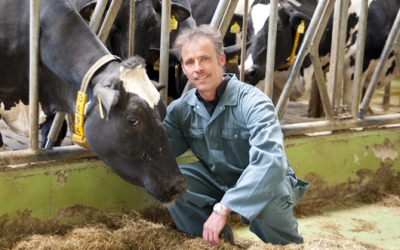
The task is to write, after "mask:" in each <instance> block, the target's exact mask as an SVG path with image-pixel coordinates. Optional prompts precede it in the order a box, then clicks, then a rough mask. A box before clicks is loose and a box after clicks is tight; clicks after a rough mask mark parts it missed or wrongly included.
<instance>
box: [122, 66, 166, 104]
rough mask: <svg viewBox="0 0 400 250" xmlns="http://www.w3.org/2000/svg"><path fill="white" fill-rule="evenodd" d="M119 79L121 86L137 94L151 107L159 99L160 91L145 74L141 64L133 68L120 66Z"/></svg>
mask: <svg viewBox="0 0 400 250" xmlns="http://www.w3.org/2000/svg"><path fill="white" fill-rule="evenodd" d="M120 71H121V81H122V82H123V87H124V88H125V90H126V91H127V92H129V93H133V94H137V95H138V96H140V97H141V98H143V100H145V101H146V102H147V103H148V104H149V106H150V107H151V108H154V106H155V105H157V103H158V102H159V101H160V98H161V96H160V93H159V92H158V91H157V89H156V87H154V85H153V83H151V81H150V79H149V77H148V76H147V74H146V70H145V69H144V68H143V67H142V66H137V67H136V68H134V69H126V68H124V67H121V68H120Z"/></svg>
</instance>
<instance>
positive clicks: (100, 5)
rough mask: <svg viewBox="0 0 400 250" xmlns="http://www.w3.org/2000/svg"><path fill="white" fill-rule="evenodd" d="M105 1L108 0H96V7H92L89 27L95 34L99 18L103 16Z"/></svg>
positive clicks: (99, 21)
mask: <svg viewBox="0 0 400 250" xmlns="http://www.w3.org/2000/svg"><path fill="white" fill-rule="evenodd" d="M107 3H108V0H98V1H97V3H96V7H95V8H94V12H93V16H92V19H90V23H89V27H90V28H91V29H92V30H93V32H94V33H96V34H97V31H98V30H99V26H100V23H101V18H102V17H103V14H104V11H105V9H106V6H107Z"/></svg>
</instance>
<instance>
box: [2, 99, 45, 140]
mask: <svg viewBox="0 0 400 250" xmlns="http://www.w3.org/2000/svg"><path fill="white" fill-rule="evenodd" d="M39 110H40V113H39V124H41V123H43V122H45V121H46V115H45V114H44V113H43V111H41V110H42V106H41V105H40V103H39ZM0 116H1V119H3V121H4V122H5V123H6V124H7V125H8V126H9V127H10V128H11V130H12V131H14V132H15V133H17V134H19V135H22V136H29V105H25V104H23V103H22V102H21V101H19V102H18V103H17V104H16V106H15V107H12V108H11V109H10V110H5V107H4V104H3V103H1V105H0Z"/></svg>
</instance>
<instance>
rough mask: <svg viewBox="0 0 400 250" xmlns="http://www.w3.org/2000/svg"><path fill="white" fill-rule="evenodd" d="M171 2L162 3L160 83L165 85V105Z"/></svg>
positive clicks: (165, 0)
mask: <svg viewBox="0 0 400 250" xmlns="http://www.w3.org/2000/svg"><path fill="white" fill-rule="evenodd" d="M170 18H171V0H163V1H162V13H161V42H160V46H161V47H160V76H159V81H160V82H161V83H164V84H165V88H164V89H163V90H162V91H161V96H162V98H163V99H164V101H165V103H167V100H168V84H167V83H168V65H169V33H170V26H171V19H170Z"/></svg>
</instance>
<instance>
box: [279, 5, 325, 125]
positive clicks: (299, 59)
mask: <svg viewBox="0 0 400 250" xmlns="http://www.w3.org/2000/svg"><path fill="white" fill-rule="evenodd" d="M329 2H331V0H320V1H319V2H318V5H317V8H316V9H315V12H314V14H313V17H312V19H311V22H310V25H309V27H308V29H307V32H306V34H305V36H304V39H303V42H302V43H301V47H300V50H299V53H298V54H297V56H296V59H295V61H294V64H293V68H292V71H291V72H290V74H289V78H288V81H287V82H286V84H285V87H284V88H283V90H282V93H281V96H280V98H279V101H278V104H277V106H276V112H277V114H278V117H279V119H282V117H283V114H284V110H285V105H286V102H287V100H288V99H289V95H290V92H291V90H292V87H293V84H294V81H295V80H296V77H297V75H298V73H299V71H300V68H301V65H302V64H303V61H304V58H305V57H306V55H307V54H308V50H309V47H310V45H311V40H312V39H313V36H314V33H315V32H316V31H317V32H320V31H321V30H323V29H324V28H325V26H326V24H325V26H323V25H319V26H318V24H319V22H320V21H321V19H322V20H325V19H326V20H328V19H329V15H328V17H326V16H323V14H324V13H325V7H326V6H327V5H328V3H329ZM322 26H323V27H322ZM317 27H318V30H317Z"/></svg>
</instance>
